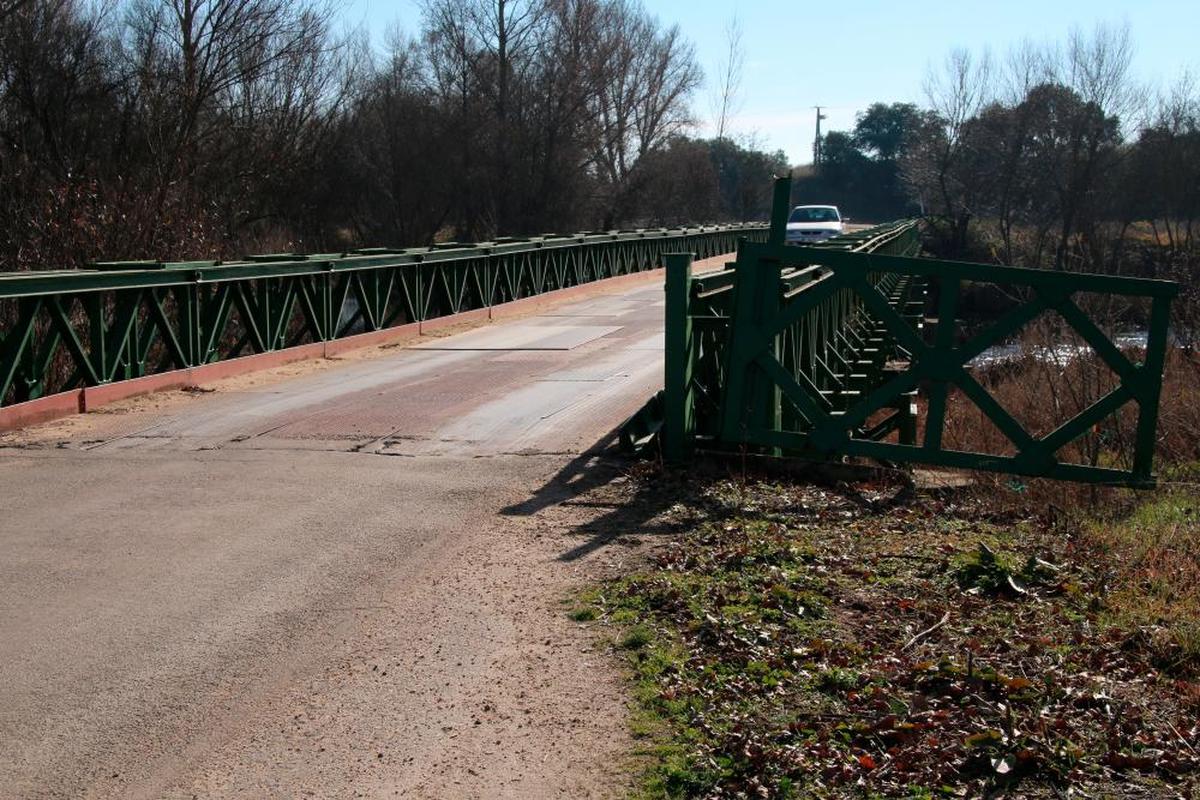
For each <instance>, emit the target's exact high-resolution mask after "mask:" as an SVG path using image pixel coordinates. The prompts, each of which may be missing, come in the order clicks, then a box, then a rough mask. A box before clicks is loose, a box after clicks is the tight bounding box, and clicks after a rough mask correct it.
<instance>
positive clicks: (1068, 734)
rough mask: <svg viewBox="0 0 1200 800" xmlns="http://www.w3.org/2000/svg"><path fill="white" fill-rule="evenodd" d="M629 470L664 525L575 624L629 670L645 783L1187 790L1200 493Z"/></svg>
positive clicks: (577, 613) (965, 792)
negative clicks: (1126, 506) (1144, 496)
mask: <svg viewBox="0 0 1200 800" xmlns="http://www.w3.org/2000/svg"><path fill="white" fill-rule="evenodd" d="M640 481H642V483H643V485H642V487H641V489H640V491H638V492H636V494H641V495H645V496H650V495H653V496H655V497H657V499H658V506H659V507H660V508H670V511H669V512H667V514H666V519H658V520H655V523H654V524H653V525H650V526H647V527H652V528H654V529H656V530H661V529H662V527H663V524H664V523H666V524H668V525H669V527H672V528H674V530H675V531H676V532H675V533H672V534H670V535H669V536H668V537H667V538H666V539H665V541H663V542H661V543H659V544H657V545H655V546H654V547H653V549H652V551H651V553H650V555H649V556H648V558H647V559H646V561H645V563H644V566H643V567H642V568H641V569H639V570H637V571H635V572H634V573H633V574H626V575H622V576H618V577H615V578H613V579H612V580H610V581H608V582H606V583H602V584H599V585H597V586H595V587H593V588H592V589H591V590H589V591H588V592H587V593H585V594H584V595H583V596H582V597H581V598H579V599H578V601H577V605H576V607H575V608H574V610H573V612H572V614H573V616H574V618H575V619H577V620H579V621H581V624H585V625H589V626H592V627H594V628H595V629H596V630H597V632H598V635H600V636H603V637H605V638H607V639H609V640H610V641H611V642H612V647H613V650H614V652H615V653H617V654H618V655H619V657H620V658H622V659H624V660H625V662H626V664H627V665H628V669H629V672H630V675H631V681H632V683H633V685H634V687H635V693H636V698H637V703H638V707H637V711H636V712H635V718H634V730H635V733H637V734H638V735H639V737H640V741H641V743H642V745H643V746H642V759H641V769H642V772H641V779H640V784H639V787H640V788H639V790H638V791H639V792H640V793H641V794H642V795H643V796H646V797H713V798H719V797H730V798H732V797H762V798H786V797H792V798H801V797H805V798H807V797H815V798H835V797H847V798H850V797H853V798H862V797H914V798H915V797H926V798H932V797H985V796H988V797H1034V798H1036V797H1047V798H1049V797H1063V796H1085V797H1145V798H1163V797H1192V796H1194V795H1195V792H1196V791H1197V790H1198V789H1200V783H1198V780H1200V779H1198V777H1197V775H1198V772H1197V771H1198V770H1200V754H1198V753H1197V750H1196V745H1195V742H1196V740H1197V738H1198V737H1200V628H1198V627H1197V622H1196V620H1197V612H1200V588H1198V587H1200V573H1198V572H1197V566H1196V565H1197V563H1198V560H1197V556H1200V518H1198V516H1197V515H1198V514H1200V511H1198V509H1200V505H1198V503H1200V495H1198V494H1197V493H1195V492H1189V491H1165V492H1162V493H1160V494H1159V495H1158V496H1157V497H1155V498H1154V500H1153V501H1152V502H1151V503H1149V504H1146V505H1144V506H1142V508H1141V510H1140V511H1139V512H1138V513H1137V514H1135V515H1134V516H1131V517H1128V518H1126V519H1124V520H1123V521H1121V522H1119V523H1115V524H1113V523H1104V524H1101V523H1099V522H1096V521H1088V522H1085V521H1081V520H1080V519H1077V518H1069V517H1063V516H1058V515H1056V514H1054V513H1052V512H1049V511H1046V510H1043V511H1042V512H1037V511H1035V510H1031V509H1027V508H1021V507H1019V506H1017V505H1010V506H1007V507H1002V506H1001V507H998V506H997V505H996V504H995V503H994V499H993V497H992V495H991V493H990V492H988V491H981V490H980V489H979V488H978V487H963V488H955V489H949V488H944V489H938V490H933V491H919V492H918V493H916V494H913V493H911V492H910V491H909V490H907V489H905V488H904V487H903V486H901V485H899V484H888V483H887V482H886V481H885V482H879V481H877V482H873V483H860V484H856V485H848V484H840V485H838V486H836V487H832V488H820V487H815V486H811V485H797V484H793V483H788V482H783V483H780V482H776V481H771V482H764V481H761V480H754V479H752V478H747V477H745V476H738V477H737V478H735V479H728V478H720V477H710V478H708V479H706V480H697V479H696V476H694V475H689V478H688V480H687V481H683V480H680V479H678V477H677V476H673V475H671V474H670V473H657V472H655V471H653V470H651V471H650V472H648V473H645V474H643V475H641V476H640ZM628 532H629V533H630V534H631V535H637V534H638V533H639V532H640V531H638V530H630V531H628Z"/></svg>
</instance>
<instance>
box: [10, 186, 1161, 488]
mask: <svg viewBox="0 0 1200 800" xmlns="http://www.w3.org/2000/svg"><path fill="white" fill-rule="evenodd" d="M789 195H790V180H788V179H781V180H779V181H778V182H777V184H776V187H775V203H774V209H773V214H772V221H771V224H770V226H769V227H768V226H766V225H753V224H752V225H734V226H708V227H696V228H681V229H672V230H667V229H660V230H636V231H621V232H604V233H590V234H578V235H573V236H544V237H537V238H527V239H504V240H498V241H495V242H487V243H480V244H470V245H463V244H457V243H449V244H444V245H438V246H435V247H430V248H408V249H386V248H376V249H366V250H358V251H355V252H352V253H323V254H313V255H296V254H273V255H261V256H251V257H248V258H246V259H244V260H239V261H230V262H219V261H192V262H170V263H164V262H151V261H135V262H100V263H94V264H89V265H87V266H86V267H85V268H81V269H65V270H50V271H36V272H21V273H3V274H0V412H2V411H3V409H4V408H5V407H7V408H9V409H13V408H19V407H22V406H29V405H30V404H36V403H38V402H44V401H46V400H47V399H50V398H54V397H58V396H61V395H62V394H64V393H70V392H72V391H77V390H78V389H79V388H80V387H100V386H106V385H109V384H114V383H117V382H120V381H125V380H129V379H136V378H144V377H147V376H153V375H170V374H173V373H176V372H178V371H180V370H188V369H192V368H197V367H200V366H203V365H209V364H215V363H218V362H222V361H227V360H231V359H237V358H239V357H242V356H248V355H255V354H265V353H277V352H286V351H288V350H289V349H290V348H299V347H304V346H308V345H314V344H319V343H328V342H335V341H338V340H341V339H346V338H347V337H353V336H357V335H360V334H362V333H369V332H374V331H385V330H388V329H390V328H393V327H395V326H400V325H411V324H422V323H425V322H427V321H431V320H439V319H447V318H453V317H454V316H455V315H463V314H468V313H470V312H480V311H485V310H490V309H492V308H495V307H498V306H502V305H504V304H507V303H512V302H514V301H519V300H522V299H526V298H535V297H540V296H543V295H548V294H550V293H553V292H558V291H562V290H565V289H570V288H571V287H577V286H583V285H585V284H588V283H592V282H596V281H602V280H606V279H611V278H618V277H621V276H626V275H633V274H636V273H639V272H645V271H648V270H652V269H656V268H659V267H661V266H662V265H663V264H664V263H665V266H666V349H665V359H666V366H665V379H664V389H663V391H662V392H661V393H660V394H658V395H657V396H655V397H654V398H652V399H651V400H650V402H649V403H648V404H647V405H646V407H645V408H643V409H642V411H641V412H639V414H637V415H636V416H635V417H634V418H633V419H631V420H630V421H629V422H628V423H627V424H626V425H625V427H624V428H623V430H622V438H623V440H624V442H625V444H626V445H627V446H628V447H630V448H634V449H636V448H638V447H645V446H647V445H648V444H649V443H651V442H658V443H661V447H662V450H663V453H664V455H665V456H666V457H667V458H668V459H670V460H673V461H680V460H684V459H686V458H688V457H689V456H690V455H691V454H692V453H694V452H696V451H697V450H705V449H708V450H725V451H730V450H733V451H743V452H744V451H747V450H748V451H753V452H758V453H764V454H769V455H790V456H800V457H805V458H815V459H823V460H827V459H842V458H846V457H858V458H869V459H875V460H880V461H885V462H888V463H911V464H930V465H938V466H944V467H952V468H966V469H979V470H990V471H998V472H1005V473H1012V474H1019V475H1027V476H1041V477H1049V478H1056V479H1063V480H1075V481H1085V482H1094V483H1108V484H1120V485H1130V486H1139V487H1144V486H1149V485H1152V483H1153V475H1152V470H1151V462H1152V456H1153V451H1154V441H1155V432H1156V427H1157V412H1158V400H1159V393H1160V390H1161V384H1162V371H1163V365H1164V359H1165V354H1166V350H1167V346H1168V331H1167V325H1168V312H1169V304H1170V301H1171V299H1172V297H1174V295H1175V294H1176V292H1177V287H1176V286H1175V285H1174V284H1171V283H1168V282H1164V281H1155V280H1145V279H1135V278H1124V277H1114V276H1104V275H1079V274H1067V273H1060V272H1049V271H1040V270H1030V269H1021V268H1014V267H1000V266H989V265H984V264H969V263H961V262H951V261H941V260H934V259H929V258H923V257H921V256H920V250H921V225H920V223H919V222H917V221H914V220H907V221H898V222H893V223H888V224H885V225H880V226H876V227H872V228H869V229H867V230H863V231H858V232H855V233H850V234H846V235H843V236H840V237H837V238H834V239H831V240H829V241H827V242H824V243H822V244H820V245H819V246H787V245H786V244H785V242H784V229H785V225H786V218H787V213H788V205H789ZM734 251H736V253H737V256H736V260H735V261H734V262H732V263H730V264H729V265H728V268H727V269H724V270H718V271H715V272H708V273H704V274H697V275H693V274H691V264H692V260H693V259H694V258H697V257H698V258H702V259H703V258H709V257H713V256H718V255H722V254H726V253H731V252H734ZM984 284H987V285H992V286H995V287H999V288H1000V289H1001V290H1003V291H1004V292H1006V294H1007V296H1011V297H1015V298H1017V300H1016V301H1015V302H1013V303H1012V304H1010V308H1009V309H1008V310H1007V311H1005V312H1004V313H1003V314H1002V315H1001V316H1000V317H999V318H997V319H995V320H992V321H991V322H990V323H989V324H987V325H984V326H983V327H982V328H980V329H977V330H975V331H973V332H972V333H971V335H970V336H968V337H963V336H960V335H959V326H958V325H957V324H956V321H957V320H958V319H959V318H960V316H961V312H962V308H961V306H960V298H961V297H962V296H963V293H964V290H966V289H967V288H968V287H969V286H972V285H984ZM1080 293H1087V294H1090V295H1097V294H1098V295H1103V296H1111V297H1120V298H1124V299H1127V300H1129V301H1131V302H1137V303H1142V304H1143V305H1144V306H1145V308H1146V313H1145V319H1146V322H1147V325H1148V331H1149V334H1148V340H1147V342H1146V345H1145V347H1144V348H1143V349H1141V350H1140V351H1139V352H1138V353H1136V354H1135V353H1132V352H1129V351H1127V350H1122V349H1121V348H1120V347H1118V345H1117V344H1116V343H1115V341H1114V338H1113V336H1112V334H1111V332H1105V331H1102V330H1101V329H1100V327H1099V326H1098V325H1097V324H1096V323H1095V322H1094V321H1093V320H1092V319H1091V318H1090V317H1089V315H1088V314H1087V313H1086V311H1085V310H1084V305H1083V304H1081V303H1080V302H1078V301H1077V296H1078V295H1079V294H1080ZM931 313H932V316H931ZM1045 313H1054V314H1057V315H1059V316H1060V318H1061V319H1062V320H1063V321H1064V322H1065V324H1066V325H1067V326H1069V328H1070V329H1071V330H1072V331H1073V332H1074V334H1073V335H1077V336H1078V337H1079V338H1080V339H1081V340H1082V342H1084V343H1086V345H1087V346H1088V347H1090V348H1091V350H1092V351H1093V352H1094V353H1095V354H1096V356H1097V357H1098V358H1099V359H1100V361H1102V362H1103V364H1105V365H1107V367H1108V368H1110V369H1111V371H1112V374H1113V375H1114V376H1115V381H1114V383H1113V384H1112V385H1111V386H1108V387H1106V388H1105V390H1104V391H1103V392H1102V393H1101V394H1100V395H1099V396H1097V397H1095V398H1094V399H1093V400H1092V401H1091V402H1090V403H1088V404H1087V405H1086V407H1085V408H1084V409H1083V410H1082V411H1080V412H1079V413H1078V414H1075V415H1073V416H1071V417H1070V418H1068V419H1065V420H1062V421H1061V424H1059V425H1058V426H1057V427H1055V428H1054V429H1053V430H1050V431H1045V432H1031V431H1030V430H1028V428H1027V426H1026V425H1024V424H1023V423H1022V422H1021V421H1019V420H1018V419H1016V418H1014V416H1013V415H1012V414H1010V413H1009V411H1008V410H1006V409H1005V408H1004V407H1003V406H1002V405H1001V404H1000V403H999V402H998V401H997V400H996V399H995V398H994V397H993V396H992V395H991V394H990V393H989V391H988V390H987V389H986V388H985V387H984V385H983V383H981V381H980V379H979V378H978V377H977V376H976V375H975V373H974V371H973V370H972V369H971V368H970V366H969V365H970V362H972V360H973V359H975V358H976V357H977V356H979V355H980V354H982V353H984V352H985V351H987V350H988V348H989V347H992V346H994V345H997V344H1000V343H1002V342H1005V341H1008V340H1010V339H1011V338H1013V337H1014V336H1016V335H1017V334H1018V333H1019V332H1020V331H1021V330H1022V328H1023V327H1024V326H1025V325H1027V324H1028V323H1030V322H1031V321H1032V320H1034V319H1036V318H1037V317H1039V315H1042V314H1045ZM933 320H936V322H937V324H936V325H929V324H927V322H930V321H933ZM952 392H957V393H961V395H963V396H965V398H967V399H968V400H969V401H970V403H972V404H974V406H975V407H976V408H977V409H978V411H979V412H981V413H982V414H983V415H984V416H985V417H986V418H987V419H988V420H990V422H991V423H992V424H993V425H994V426H995V427H996V428H997V429H998V430H999V431H1000V432H1001V433H1002V434H1003V436H1004V439H1005V441H1006V447H1005V448H1004V449H1003V450H1002V451H999V452H982V453H981V452H972V451H968V450H963V449H956V448H955V447H954V446H953V444H952V443H948V442H947V441H945V437H944V432H945V427H946V420H947V414H948V410H947V409H948V399H949V398H950V396H951V393H952ZM1126 406H1129V407H1131V408H1133V409H1135V413H1136V423H1135V429H1136V439H1135V442H1134V447H1133V453H1134V455H1133V457H1132V460H1131V461H1130V462H1129V463H1124V464H1120V463H1072V462H1071V461H1070V460H1069V459H1068V458H1065V457H1064V456H1063V452H1064V448H1067V446H1068V445H1070V444H1071V443H1072V442H1074V441H1075V440H1077V439H1078V438H1079V437H1080V436H1082V435H1084V434H1085V433H1087V432H1089V431H1091V430H1093V429H1095V428H1096V426H1098V425H1100V424H1102V423H1103V422H1104V421H1105V420H1106V419H1108V418H1110V417H1111V416H1112V415H1113V414H1114V413H1118V412H1120V411H1121V410H1122V409H1123V408H1124V407H1126Z"/></svg>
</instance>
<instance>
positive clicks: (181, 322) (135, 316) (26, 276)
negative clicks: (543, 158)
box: [0, 224, 767, 405]
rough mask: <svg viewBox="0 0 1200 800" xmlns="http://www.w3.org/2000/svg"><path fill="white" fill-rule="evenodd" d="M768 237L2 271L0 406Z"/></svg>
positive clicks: (630, 236)
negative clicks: (679, 253) (676, 254)
mask: <svg viewBox="0 0 1200 800" xmlns="http://www.w3.org/2000/svg"><path fill="white" fill-rule="evenodd" d="M766 232H767V228H766V226H764V225H756V224H750V225H733V226H705V227H695V228H681V229H670V230H668V229H659V230H637V231H621V232H607V233H594V234H579V235H574V236H545V237H538V238H531V239H506V240H501V241H496V242H487V243H481V244H472V245H459V244H453V243H451V244H446V245H438V246H435V247H432V248H424V247H422V248H410V249H394V250H393V249H386V248H374V249H368V250H359V251H356V252H353V253H336V254H328V253H327V254H316V255H294V254H284V255H264V256H250V257H248V258H246V259H245V260H242V261H235V262H218V261H193V262H179V263H162V262H145V261H141V262H101V263H96V264H91V265H89V266H88V268H86V269H74V270H55V271H33V272H17V273H0V405H9V404H12V403H17V402H22V401H25V400H32V399H36V398H38V397H41V396H43V395H45V394H49V393H52V392H57V391H64V390H69V389H74V388H77V387H79V386H95V385H98V384H104V383H109V382H112V381H117V380H122V379H128V378H136V377H141V376H144V375H149V374H154V373H159V372H165V371H169V370H175V369H184V368H188V367H195V366H199V365H202V364H207V363H211V362H214V361H221V360H224V359H229V358H235V357H237V356H240V355H249V354H254V353H264V352H270V351H275V350H280V349H284V348H287V347H293V346H297V345H303V344H308V343H315V342H326V341H330V340H334V339H338V338H341V337H344V336H347V335H351V334H354V333H359V332H363V331H376V330H380V329H383V328H388V327H392V326H395V325H402V324H405V323H411V322H418V321H424V320H430V319H433V318H436V317H441V316H446V315H450V314H456V313H459V312H464V311H471V310H475V309H481V308H487V307H490V306H493V305H498V304H500V303H504V302H508V301H511V300H517V299H521V298H525V297H531V296H534V295H539V294H542V293H545V292H549V291H553V290H556V289H563V288H567V287H570V286H576V285H579V284H583V283H588V282H590V281H596V280H601V279H604V278H611V277H616V276H620V275H626V274H630V273H635V272H640V271H644V270H649V269H654V268H656V267H659V266H661V265H662V256H663V254H664V253H665V252H669V251H678V250H687V251H689V252H695V253H698V254H700V255H701V256H705V257H706V256H715V255H720V254H723V253H729V252H732V251H734V250H735V249H736V247H737V243H738V241H739V240H755V239H757V240H760V241H762V240H765V238H766Z"/></svg>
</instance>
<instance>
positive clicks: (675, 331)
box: [663, 253, 695, 462]
mask: <svg viewBox="0 0 1200 800" xmlns="http://www.w3.org/2000/svg"><path fill="white" fill-rule="evenodd" d="M693 258H694V256H693V254H692V253H666V254H664V255H663V265H664V267H665V268H666V295H667V297H666V334H665V336H666V341H665V346H664V350H665V352H664V358H663V361H664V376H663V377H664V380H663V389H664V400H665V401H666V402H665V403H664V405H665V408H666V411H665V414H664V417H663V457H664V458H665V459H666V460H667V461H670V462H679V461H682V460H684V459H685V458H686V457H687V455H688V452H689V451H690V449H691V441H692V436H693V434H694V432H695V431H694V426H695V414H694V408H693V403H692V401H693V397H692V391H691V387H692V317H691V309H690V308H689V305H690V302H691V280H692V260H693Z"/></svg>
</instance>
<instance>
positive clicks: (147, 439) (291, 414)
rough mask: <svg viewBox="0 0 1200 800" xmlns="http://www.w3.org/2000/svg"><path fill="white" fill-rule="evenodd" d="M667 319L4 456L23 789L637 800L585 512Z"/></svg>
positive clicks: (14, 697) (7, 758)
mask: <svg viewBox="0 0 1200 800" xmlns="http://www.w3.org/2000/svg"><path fill="white" fill-rule="evenodd" d="M661 315H662V292H661V288H659V287H658V286H654V285H650V286H646V287H642V288H635V289H630V290H625V291H624V292H623V293H621V294H603V295H598V296H595V297H592V298H590V299H587V300H584V301H581V302H576V303H573V304H571V305H569V306H561V307H558V308H555V309H551V310H548V311H546V312H545V313H542V314H539V315H536V316H530V317H526V318H524V319H518V320H514V321H512V322H508V323H502V324H496V325H490V326H487V327H486V328H484V329H481V330H476V331H468V332H466V333H462V334H458V335H453V336H448V337H445V338H438V339H433V340H422V341H421V342H418V343H414V344H410V345H409V346H403V347H393V348H391V349H379V350H376V351H374V352H373V353H371V354H368V355H367V356H358V357H354V358H350V359H346V360H344V361H340V362H321V363H320V364H316V365H310V366H308V367H300V368H291V370H290V371H289V370H284V371H276V373H274V374H269V375H265V376H262V375H260V376H255V377H252V378H244V379H239V380H235V381H230V382H227V383H225V384H222V385H219V386H217V387H215V390H214V391H212V392H204V393H190V394H185V393H171V394H163V395H156V396H152V397H148V398H142V399H139V400H134V401H127V402H124V403H121V404H118V405H115V406H112V407H109V408H106V409H103V410H101V411H100V412H97V413H92V414H87V415H84V416H80V417H73V418H70V419H67V420H61V421H59V422H56V423H50V424H47V425H43V426H40V427H37V428H31V429H28V430H26V431H21V432H18V433H15V434H7V435H5V436H3V437H0V487H3V491H2V494H0V504H2V507H0V551H2V552H3V553H4V558H3V559H2V560H0V642H3V646H2V648H0V742H3V744H2V745H0V778H2V780H0V796H5V797H77V796H87V797H133V798H137V797H146V798H158V797H195V796H199V797H231V796H241V797H245V796H253V797H300V796H315V797H350V796H368V797H384V796H387V797H393V796H398V797H414V798H466V797H488V798H492V797H512V798H538V797H608V796H614V795H619V794H621V793H622V791H623V789H624V787H625V786H626V783H627V780H628V777H627V775H628V772H629V761H628V758H629V756H628V753H629V752H630V750H631V743H630V741H629V739H628V734H627V732H626V718H625V714H626V708H625V700H624V697H623V695H622V690H621V685H620V680H619V676H618V675H617V674H616V671H615V668H614V663H613V661H612V659H611V656H609V655H607V654H606V653H605V652H604V650H603V648H602V647H599V646H598V645H597V643H596V642H595V641H593V640H592V639H591V638H590V637H589V634H587V633H586V632H584V631H582V630H581V629H580V628H579V627H578V626H576V625H575V624H574V623H572V622H571V621H570V620H569V619H568V618H567V616H566V615H565V613H564V610H565V609H564V606H563V604H564V602H565V598H566V597H567V595H568V594H569V591H570V589H571V588H572V587H573V586H575V585H578V583H579V582H581V581H582V580H584V579H586V577H587V576H588V575H589V574H590V571H591V570H594V569H595V568H597V566H598V565H603V564H606V563H608V564H610V565H611V562H612V561H613V560H614V559H620V558H621V555H620V554H619V553H614V552H613V549H614V548H612V547H607V546H596V547H590V546H587V545H588V543H587V541H586V539H585V538H581V537H583V536H585V534H583V533H582V532H581V531H580V528H583V527H587V524H588V522H589V519H590V517H592V516H594V515H595V514H596V513H597V512H595V511H594V510H589V509H588V508H586V507H572V506H571V505H570V504H569V503H568V504H567V505H563V501H565V500H568V499H569V498H571V497H572V496H573V495H574V494H575V493H576V492H577V491H578V490H580V489H582V488H585V487H588V486H591V485H594V484H595V483H597V482H598V481H604V480H609V479H611V478H612V477H613V476H615V475H617V474H618V473H619V469H614V468H613V467H612V464H611V461H610V460H609V459H607V458H606V457H604V456H601V455H599V453H600V452H601V451H602V450H603V448H604V447H606V446H607V445H608V444H609V433H610V431H611V430H612V429H613V427H614V426H615V425H616V424H618V423H619V422H620V421H621V420H622V419H623V418H625V417H626V416H627V415H628V414H629V413H631V412H632V411H633V410H635V408H636V407H637V406H638V405H639V404H640V403H641V402H642V401H643V400H644V399H645V397H647V396H648V395H649V394H650V393H651V392H652V391H653V390H654V389H655V388H656V387H657V386H658V385H659V384H660V382H661V368H662V340H661V336H662V334H661ZM588 530H589V531H591V533H590V534H586V535H595V531H594V526H593V527H591V528H588ZM581 545H582V546H581ZM618 549H619V548H618Z"/></svg>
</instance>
